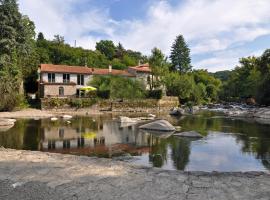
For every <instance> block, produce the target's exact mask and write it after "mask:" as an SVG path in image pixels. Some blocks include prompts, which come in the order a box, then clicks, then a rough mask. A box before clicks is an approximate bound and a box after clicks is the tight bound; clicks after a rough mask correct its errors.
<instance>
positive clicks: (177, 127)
mask: <svg viewBox="0 0 270 200" xmlns="http://www.w3.org/2000/svg"><path fill="white" fill-rule="evenodd" d="M174 128H175V130H176V131H180V130H181V128H182V127H181V126H174Z"/></svg>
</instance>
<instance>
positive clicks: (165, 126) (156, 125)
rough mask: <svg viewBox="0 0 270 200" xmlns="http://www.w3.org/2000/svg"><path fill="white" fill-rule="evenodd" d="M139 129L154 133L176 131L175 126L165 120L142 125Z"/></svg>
mask: <svg viewBox="0 0 270 200" xmlns="http://www.w3.org/2000/svg"><path fill="white" fill-rule="evenodd" d="M139 128H140V129H145V130H154V131H175V128H174V126H173V125H171V124H170V122H168V121H166V120H163V119H161V120H157V121H154V122H150V123H147V124H144V125H141V126H140V127H139Z"/></svg>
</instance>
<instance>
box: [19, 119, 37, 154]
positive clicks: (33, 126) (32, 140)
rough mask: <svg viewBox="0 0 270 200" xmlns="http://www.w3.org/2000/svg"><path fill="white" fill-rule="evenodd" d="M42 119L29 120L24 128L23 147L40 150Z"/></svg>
mask: <svg viewBox="0 0 270 200" xmlns="http://www.w3.org/2000/svg"><path fill="white" fill-rule="evenodd" d="M40 125H41V121H40V120H38V121H35V120H29V122H28V123H27V124H26V126H25V128H24V135H23V149H25V150H38V149H39V142H40V138H41V127H40Z"/></svg>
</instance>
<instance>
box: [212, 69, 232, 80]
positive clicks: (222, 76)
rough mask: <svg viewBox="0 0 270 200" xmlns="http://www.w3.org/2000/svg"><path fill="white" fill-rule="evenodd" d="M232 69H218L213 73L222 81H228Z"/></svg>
mask: <svg viewBox="0 0 270 200" xmlns="http://www.w3.org/2000/svg"><path fill="white" fill-rule="evenodd" d="M231 72H232V71H229V70H224V71H218V72H215V73H211V75H213V76H214V77H215V78H218V79H220V80H221V81H227V80H228V79H229V76H230V74H231Z"/></svg>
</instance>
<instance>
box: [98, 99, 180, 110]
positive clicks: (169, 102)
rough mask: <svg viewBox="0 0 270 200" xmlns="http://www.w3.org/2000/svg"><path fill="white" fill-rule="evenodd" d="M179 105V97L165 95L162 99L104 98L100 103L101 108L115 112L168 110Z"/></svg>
mask: <svg viewBox="0 0 270 200" xmlns="http://www.w3.org/2000/svg"><path fill="white" fill-rule="evenodd" d="M178 105H179V101H178V98H177V97H169V98H168V97H163V98H162V99H161V100H156V99H140V100H138V99H135V100H124V101H122V102H119V101H112V100H103V101H99V103H98V106H99V109H100V110H103V111H114V112H167V111H168V110H169V109H171V108H173V107H177V106H178Z"/></svg>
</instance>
